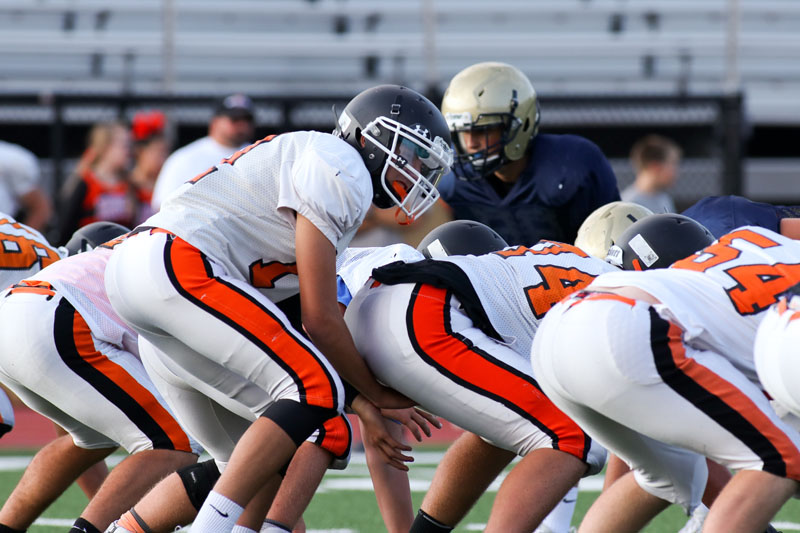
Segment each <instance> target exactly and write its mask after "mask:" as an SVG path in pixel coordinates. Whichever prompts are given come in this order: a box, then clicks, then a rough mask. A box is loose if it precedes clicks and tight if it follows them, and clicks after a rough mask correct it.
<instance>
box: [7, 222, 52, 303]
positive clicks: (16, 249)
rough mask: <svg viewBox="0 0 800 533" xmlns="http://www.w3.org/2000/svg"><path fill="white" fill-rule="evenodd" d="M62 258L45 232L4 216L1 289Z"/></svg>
mask: <svg viewBox="0 0 800 533" xmlns="http://www.w3.org/2000/svg"><path fill="white" fill-rule="evenodd" d="M59 259H61V256H60V255H59V253H58V251H57V250H56V249H55V248H54V247H52V246H50V244H49V243H48V242H47V240H46V239H45V238H44V236H42V234H41V233H39V232H38V231H36V230H35V229H33V228H29V227H28V226H26V225H24V224H20V223H19V222H17V221H16V220H14V219H13V218H11V217H10V216H8V215H6V214H4V213H0V290H2V289H5V288H6V287H8V286H9V285H13V284H15V283H17V282H19V281H20V280H22V279H25V278H29V277H31V276H32V275H34V274H36V273H37V272H39V271H40V270H41V269H43V268H44V267H46V266H48V265H50V264H52V263H55V262H56V261H58V260H59Z"/></svg>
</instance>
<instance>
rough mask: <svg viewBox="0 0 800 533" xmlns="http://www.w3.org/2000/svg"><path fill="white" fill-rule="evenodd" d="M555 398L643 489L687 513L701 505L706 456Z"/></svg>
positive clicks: (557, 396) (568, 401)
mask: <svg viewBox="0 0 800 533" xmlns="http://www.w3.org/2000/svg"><path fill="white" fill-rule="evenodd" d="M551 398H552V400H553V402H554V403H555V404H556V405H558V406H559V407H560V408H561V409H562V410H563V411H564V412H565V413H567V414H568V415H569V416H570V417H571V418H572V419H574V420H575V421H577V422H578V423H579V424H580V425H581V427H582V428H583V429H584V430H585V431H586V432H587V433H588V434H589V435H591V436H592V438H593V439H596V440H597V441H598V442H599V443H600V444H602V445H603V446H604V447H605V448H607V449H608V450H609V452H610V453H614V454H616V455H617V456H618V457H620V458H621V459H622V460H623V461H625V463H626V464H627V465H628V466H629V467H630V468H631V469H633V471H634V475H635V477H636V481H637V483H638V484H639V486H640V487H642V489H644V490H645V491H647V492H649V493H650V494H653V495H654V496H656V497H658V498H661V499H663V500H666V501H669V502H671V503H675V504H678V505H681V506H682V507H683V508H684V509H686V510H687V512H689V511H691V510H692V509H694V508H695V507H696V506H697V505H698V504H699V503H700V501H701V498H702V496H703V492H704V490H705V486H706V479H707V477H708V470H707V467H706V459H705V457H703V456H702V455H700V454H698V453H695V452H692V451H690V450H686V449H684V448H680V447H677V446H672V445H669V444H665V443H663V442H660V441H657V440H655V439H652V438H650V437H648V436H646V435H643V434H642V433H639V432H638V431H635V430H634V429H631V428H630V427H628V426H626V425H624V424H620V423H619V422H616V421H614V420H612V419H610V418H608V417H606V416H604V415H602V414H600V413H598V412H596V411H594V410H593V409H591V408H589V407H586V406H585V405H581V404H578V403H574V402H572V401H571V400H570V399H568V398H564V397H562V396H560V395H558V393H554V394H552V395H551Z"/></svg>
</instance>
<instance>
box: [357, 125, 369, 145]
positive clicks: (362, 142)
mask: <svg viewBox="0 0 800 533" xmlns="http://www.w3.org/2000/svg"><path fill="white" fill-rule="evenodd" d="M356 142H357V143H358V144H360V145H361V148H364V147H365V146H366V145H367V139H365V138H364V136H363V135H361V128H356Z"/></svg>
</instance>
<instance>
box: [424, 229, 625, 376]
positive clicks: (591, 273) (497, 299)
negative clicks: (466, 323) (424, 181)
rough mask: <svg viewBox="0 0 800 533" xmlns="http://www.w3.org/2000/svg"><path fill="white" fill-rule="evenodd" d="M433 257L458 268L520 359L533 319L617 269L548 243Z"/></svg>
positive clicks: (533, 330)
mask: <svg viewBox="0 0 800 533" xmlns="http://www.w3.org/2000/svg"><path fill="white" fill-rule="evenodd" d="M438 260H439V261H449V262H451V263H454V264H456V265H458V267H459V268H460V269H461V270H462V271H464V273H465V274H466V275H467V276H468V277H469V279H470V281H471V283H472V287H473V288H474V289H475V291H476V292H477V294H478V297H479V298H480V300H481V304H482V305H483V309H484V311H486V315H487V316H488V318H489V320H490V321H491V323H492V326H493V327H494V329H495V330H496V331H497V333H499V334H500V335H501V336H502V337H503V340H504V341H505V342H506V343H507V345H508V346H509V348H511V349H512V350H514V351H515V352H517V353H518V354H520V355H521V356H523V357H524V358H525V359H526V360H530V357H531V344H533V337H534V335H535V334H536V329H537V328H538V327H539V322H540V321H541V319H542V318H543V317H544V315H545V313H546V312H547V311H549V310H550V308H551V307H553V306H554V305H555V304H556V303H558V302H559V301H560V300H562V299H563V298H564V297H565V296H567V295H568V294H571V293H572V292H575V291H577V290H580V289H583V288H585V287H586V286H587V285H589V283H591V282H592V280H594V278H595V277H596V276H598V275H600V274H602V273H603V272H610V271H613V270H617V268H616V267H614V266H612V265H610V264H608V263H606V262H605V261H603V260H601V259H597V258H594V257H591V256H589V255H588V254H586V253H585V252H584V251H583V250H580V249H579V248H576V247H574V246H572V245H569V244H564V243H559V242H553V241H539V242H538V243H536V244H535V245H533V246H531V247H530V248H526V247H524V246H514V247H510V248H506V249H505V250H503V251H500V252H493V253H490V254H486V255H480V256H474V255H454V256H451V257H445V258H442V259H438Z"/></svg>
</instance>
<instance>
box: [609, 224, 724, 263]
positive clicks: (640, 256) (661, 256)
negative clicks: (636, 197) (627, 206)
mask: <svg viewBox="0 0 800 533" xmlns="http://www.w3.org/2000/svg"><path fill="white" fill-rule="evenodd" d="M712 242H714V236H713V235H712V234H711V232H710V231H708V229H707V228H706V227H705V226H703V225H702V224H700V223H699V222H697V221H695V220H692V219H691V218H689V217H686V216H683V215H678V214H676V213H661V214H657V215H650V216H647V217H645V218H642V219H641V220H639V221H638V222H635V223H633V224H631V225H630V227H629V228H628V229H626V230H625V231H623V232H622V234H620V236H619V238H618V239H617V240H616V241H615V242H614V244H613V245H612V246H611V248H609V249H608V255H607V256H606V261H607V262H609V263H611V264H612V265H615V266H618V267H620V268H622V269H623V270H649V269H651V268H667V267H668V266H670V265H671V264H672V263H674V262H675V261H678V260H679V259H683V258H685V257H688V256H690V255H692V254H693V253H695V252H697V251H698V250H702V249H703V248H705V247H706V246H708V245H709V244H711V243H712Z"/></svg>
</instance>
